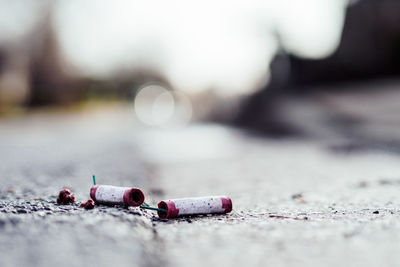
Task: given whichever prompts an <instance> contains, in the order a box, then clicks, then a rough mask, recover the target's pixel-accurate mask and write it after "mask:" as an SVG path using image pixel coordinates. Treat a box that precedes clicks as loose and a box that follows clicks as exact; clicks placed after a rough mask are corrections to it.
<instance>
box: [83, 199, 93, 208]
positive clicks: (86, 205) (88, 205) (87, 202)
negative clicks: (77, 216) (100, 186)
mask: <svg viewBox="0 0 400 267" xmlns="http://www.w3.org/2000/svg"><path fill="white" fill-rule="evenodd" d="M80 206H81V207H82V208H85V209H87V210H91V209H93V208H94V202H93V200H91V199H89V200H88V201H86V202H85V203H82V204H81V205H80Z"/></svg>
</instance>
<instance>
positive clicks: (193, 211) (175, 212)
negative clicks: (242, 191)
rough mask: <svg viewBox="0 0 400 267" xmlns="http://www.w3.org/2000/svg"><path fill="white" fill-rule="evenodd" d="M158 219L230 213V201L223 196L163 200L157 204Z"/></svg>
mask: <svg viewBox="0 0 400 267" xmlns="http://www.w3.org/2000/svg"><path fill="white" fill-rule="evenodd" d="M158 207H159V208H160V209H165V210H166V212H164V211H157V213H158V216H159V217H160V218H165V219H169V218H175V217H178V216H185V215H197V214H213V213H228V212H231V211H232V200H231V199H230V198H229V197H225V196H209V197H195V198H179V199H171V200H163V201H161V202H160V203H158Z"/></svg>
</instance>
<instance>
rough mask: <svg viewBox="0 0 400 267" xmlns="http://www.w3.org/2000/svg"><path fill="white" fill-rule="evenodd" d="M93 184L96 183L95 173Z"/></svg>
mask: <svg viewBox="0 0 400 267" xmlns="http://www.w3.org/2000/svg"><path fill="white" fill-rule="evenodd" d="M93 185H96V176H94V175H93Z"/></svg>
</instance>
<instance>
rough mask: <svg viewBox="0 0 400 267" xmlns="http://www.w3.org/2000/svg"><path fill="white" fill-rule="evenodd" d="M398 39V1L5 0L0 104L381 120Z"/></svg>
mask: <svg viewBox="0 0 400 267" xmlns="http://www.w3.org/2000/svg"><path fill="white" fill-rule="evenodd" d="M399 48H400V3H399V2H398V1H395V0H382V1H374V0H359V1H349V0H335V1H332V0H301V1H289V0H283V1H274V0H264V1H262V0H252V1H235V2H231V1H218V2H215V1H202V2H201V3H187V2H186V1H181V0H173V1H167V2H162V3H154V2H143V1H124V0H120V1H117V2H112V3H111V2H109V1H91V0H89V1H84V2H82V1H62V0H59V1H34V0H18V1H12V2H10V1H5V0H3V1H0V115H2V116H9V115H12V114H27V113H30V112H32V111H35V110H37V109H38V108H39V109H40V108H43V107H49V106H50V107H71V106H75V107H76V106H80V105H82V104H85V103H89V102H93V101H95V102H96V101H100V102H102V103H103V104H105V105H107V104H106V103H107V102H113V103H114V102H116V101H117V102H122V103H128V104H132V105H134V110H135V114H136V116H137V118H139V121H140V122H142V123H143V124H145V125H150V126H168V125H174V124H178V125H185V124H187V123H189V122H193V121H203V120H206V121H216V122H223V123H227V124H232V125H235V126H240V127H243V128H247V129H250V130H256V131H257V132H261V133H264V134H267V135H272V136H288V135H293V134H294V135H302V134H306V135H308V134H313V135H322V136H325V135H326V134H328V133H329V135H331V134H332V129H329V128H328V129H326V130H323V128H324V127H323V126H322V125H321V124H320V123H319V122H321V121H323V123H327V124H328V127H329V125H330V126H332V125H333V128H334V130H333V131H338V129H339V130H340V131H342V130H345V131H347V132H349V133H350V132H351V133H354V127H355V125H360V124H361V123H362V124H363V125H365V124H366V123H367V122H370V119H373V120H374V122H376V123H378V124H377V125H376V124H374V127H373V128H374V129H376V127H378V128H379V127H380V129H384V131H385V133H387V132H390V131H391V130H392V129H388V130H387V129H386V128H387V127H388V124H391V125H392V124H396V123H397V116H394V113H395V112H396V111H397V109H396V108H397V106H398V105H397V101H396V100H397V98H399V99H400V96H398V95H399V94H400V93H398V90H397V87H398V75H399V72H400V68H399V59H400V52H399V51H400V50H399ZM378 95H379V97H378ZM385 96H387V97H385ZM383 117H384V118H383ZM357 123H358V124H357ZM314 124H316V125H314ZM375 126H376V127H375ZM385 127H386V128H385ZM389 128H390V127H389ZM364 130H365V129H363V132H364ZM386 130H387V131H386ZM385 138H386V139H387V137H385ZM386 139H385V140H386ZM389 139H390V138H389Z"/></svg>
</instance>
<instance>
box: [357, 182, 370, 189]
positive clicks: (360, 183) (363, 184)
mask: <svg viewBox="0 0 400 267" xmlns="http://www.w3.org/2000/svg"><path fill="white" fill-rule="evenodd" d="M358 187H360V188H366V187H368V182H366V181H361V182H359V183H358Z"/></svg>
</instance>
